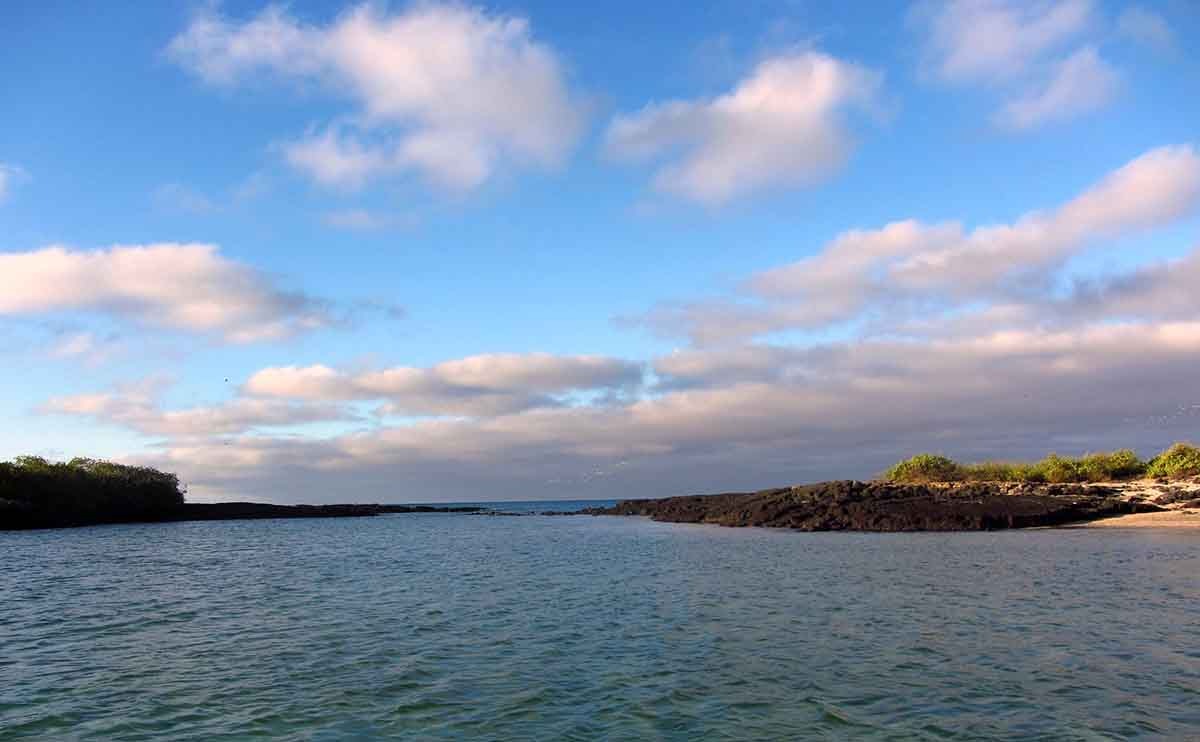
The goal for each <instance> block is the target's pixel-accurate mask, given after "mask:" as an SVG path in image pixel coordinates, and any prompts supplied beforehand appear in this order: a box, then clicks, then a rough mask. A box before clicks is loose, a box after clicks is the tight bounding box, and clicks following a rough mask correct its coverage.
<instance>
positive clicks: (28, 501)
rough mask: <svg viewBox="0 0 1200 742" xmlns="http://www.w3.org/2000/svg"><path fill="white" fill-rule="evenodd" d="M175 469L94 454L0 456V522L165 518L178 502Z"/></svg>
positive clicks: (35, 523) (21, 525)
mask: <svg viewBox="0 0 1200 742" xmlns="http://www.w3.org/2000/svg"><path fill="white" fill-rule="evenodd" d="M183 496H184V491H183V489H182V488H181V487H180V486H179V478H178V477H176V476H175V475H174V474H169V473H167V472H162V471H158V470H157V469H151V468H149V467H145V466H127V465H124V464H114V463H112V462H108V461H99V460H96V459H87V458H75V459H71V460H70V461H67V462H50V461H47V460H46V459H44V458H42V457H40V456H19V457H17V458H16V459H14V460H12V461H4V462H0V527H4V528H41V527H49V526H64V525H90V524H93V523H118V522H131V521H148V520H165V519H168V518H170V517H171V516H173V515H174V514H176V513H178V512H179V511H180V510H181V509H182V507H183Z"/></svg>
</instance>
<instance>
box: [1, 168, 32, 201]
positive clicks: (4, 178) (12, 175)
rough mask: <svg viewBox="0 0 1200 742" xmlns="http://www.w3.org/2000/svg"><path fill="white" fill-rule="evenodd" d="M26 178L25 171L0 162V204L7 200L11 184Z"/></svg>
mask: <svg viewBox="0 0 1200 742" xmlns="http://www.w3.org/2000/svg"><path fill="white" fill-rule="evenodd" d="M26 177H28V176H27V175H26V174H25V171H24V170H23V169H21V168H19V167H17V166H16V165H9V164H5V163H3V162H0V204H2V203H4V202H5V201H6V200H8V196H9V193H11V192H12V188H13V184H15V183H16V182H17V181H19V180H22V179H24V178H26Z"/></svg>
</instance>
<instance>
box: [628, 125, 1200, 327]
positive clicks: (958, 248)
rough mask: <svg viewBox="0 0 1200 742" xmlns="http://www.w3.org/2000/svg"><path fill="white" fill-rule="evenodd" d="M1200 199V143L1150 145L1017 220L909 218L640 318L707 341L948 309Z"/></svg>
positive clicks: (842, 238) (1016, 285)
mask: <svg viewBox="0 0 1200 742" xmlns="http://www.w3.org/2000/svg"><path fill="white" fill-rule="evenodd" d="M1198 205H1200V153H1198V152H1197V151H1196V149H1195V147H1194V146H1191V145H1184V146H1175V147H1162V148H1159V149H1155V150H1151V151H1150V152H1147V153H1145V154H1143V155H1141V156H1140V157H1137V158H1136V159H1134V160H1132V161H1130V162H1129V163H1127V164H1125V165H1124V166H1122V167H1120V168H1118V169H1117V170H1115V171H1113V172H1112V173H1110V174H1109V175H1107V176H1106V177H1105V178H1103V179H1102V180H1101V181H1099V182H1098V183H1096V184H1095V185H1093V186H1092V187H1090V188H1088V189H1087V190H1085V191H1084V192H1083V193H1081V194H1080V195H1078V196H1076V197H1075V198H1073V199H1071V200H1070V201H1068V202H1067V203H1065V204H1063V205H1061V206H1059V207H1058V208H1056V209H1052V210H1049V211H1033V212H1030V213H1028V214H1025V215H1024V216H1022V217H1021V218H1019V219H1017V220H1016V221H1015V222H1013V223H1011V224H996V225H985V226H979V227H976V228H974V229H967V228H966V227H964V226H963V225H962V224H961V223H960V222H943V223H939V224H925V223H922V222H919V221H916V220H901V221H896V222H893V223H891V224H888V225H885V226H884V227H882V228H879V229H873V230H862V229H856V230H850V231H848V232H846V233H844V234H842V235H839V236H838V237H837V238H835V239H834V240H832V241H831V242H830V243H829V244H827V245H826V246H825V247H824V248H823V249H822V250H821V251H820V252H818V253H817V254H815V255H813V256H811V257H807V258H803V259H801V260H798V261H796V262H794V263H791V264H788V265H784V266H780V267H777V268H772V269H769V270H766V271H763V272H761V273H759V274H757V275H755V276H752V277H751V278H750V279H749V280H748V281H746V283H745V289H746V292H747V294H748V296H746V297H745V298H743V299H741V300H739V301H733V302H731V301H707V302H697V303H685V304H676V305H666V306H663V307H660V308H658V309H657V310H655V311H653V312H652V313H651V314H650V315H649V316H647V317H645V318H643V321H644V322H645V323H647V324H649V325H650V326H651V327H653V328H655V329H656V330H658V331H660V332H662V333H664V334H688V335H690V336H691V337H692V339H693V340H695V341H696V342H699V343H702V344H708V343H713V342H724V341H730V340H739V339H741V338H745V337H753V336H756V335H761V334H765V333H769V332H773V331H777V330H784V329H789V328H806V329H812V328H821V327H824V326H828V325H834V324H837V323H844V322H850V321H855V320H859V321H861V320H862V319H864V317H868V316H869V315H872V314H875V315H885V316H887V317H888V318H889V319H891V320H893V321H894V320H897V319H898V318H900V317H903V316H905V313H904V312H902V311H901V310H903V309H904V308H905V306H906V305H907V308H908V309H910V310H911V311H913V312H918V313H921V314H929V313H931V312H932V313H938V312H947V311H952V310H956V309H959V308H961V307H963V306H966V305H969V304H971V303H973V302H978V301H981V300H992V301H995V300H996V299H997V298H1000V297H1003V296H1005V295H1006V294H1008V293H1010V291H1011V290H1016V289H1021V290H1025V291H1027V290H1028V289H1029V287H1030V286H1031V285H1039V286H1040V285H1044V284H1045V280H1044V278H1039V276H1044V275H1053V271H1052V270H1048V269H1053V268H1055V267H1057V266H1059V265H1061V264H1062V263H1063V262H1064V261H1065V260H1066V259H1067V258H1069V257H1071V256H1072V255H1075V254H1078V253H1079V252H1081V251H1083V250H1085V249H1087V248H1089V247H1091V246H1093V245H1095V244H1096V243H1097V242H1099V241H1102V240H1106V239H1113V238H1117V237H1121V236H1124V235H1128V234H1135V233H1137V232H1139V231H1142V230H1147V229H1152V228H1154V227H1157V226H1161V225H1164V224H1169V223H1171V222H1172V221H1174V220H1176V219H1179V218H1180V217H1183V216H1185V215H1187V214H1189V213H1192V212H1193V211H1194V210H1195V209H1196V208H1197V206H1198Z"/></svg>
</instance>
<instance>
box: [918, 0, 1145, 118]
mask: <svg viewBox="0 0 1200 742" xmlns="http://www.w3.org/2000/svg"><path fill="white" fill-rule="evenodd" d="M910 21H911V23H912V25H914V26H915V27H916V28H917V29H918V32H919V33H920V34H921V35H922V36H923V40H924V41H923V51H924V58H925V66H926V69H927V70H928V71H929V72H930V74H931V77H932V78H934V79H935V80H938V81H940V82H942V83H945V84H950V85H958V86H965V85H976V86H977V85H980V84H982V85H985V86H988V87H989V88H991V89H993V90H996V91H998V92H999V93H1000V95H1001V96H1002V97H1003V99H1004V102H1003V104H1002V105H1001V107H1000V109H999V110H998V111H997V112H996V113H995V114H994V115H993V120H994V121H995V123H996V124H997V125H998V126H1000V127H1001V128H1003V129H1008V130H1010V131H1027V130H1030V129H1034V128H1036V127H1039V126H1043V125H1046V124H1049V123H1053V122H1058V121H1065V120H1068V119H1071V118H1076V117H1078V116H1081V115H1083V114H1086V113H1089V112H1093V111H1097V110H1100V109H1102V108H1104V107H1105V106H1107V105H1108V104H1109V103H1110V102H1111V101H1112V100H1113V99H1114V98H1115V97H1116V94H1117V92H1118V91H1119V89H1120V86H1119V82H1120V79H1121V75H1120V72H1119V71H1118V70H1117V69H1116V68H1115V67H1114V66H1113V65H1112V64H1111V63H1109V62H1108V61H1106V60H1105V59H1104V58H1103V56H1102V54H1101V52H1100V50H1099V48H1098V43H1097V42H1098V40H1099V38H1100V37H1101V35H1100V34H1099V33H1098V31H1099V30H1100V29H1102V28H1103V26H1104V24H1105V20H1104V19H1103V17H1102V14H1101V13H1100V10H1099V8H1098V7H1097V5H1096V3H1095V2H1093V0H1015V1H1010V0H927V1H926V2H923V3H920V4H918V5H917V6H915V7H914V10H913V11H912V13H911V14H910Z"/></svg>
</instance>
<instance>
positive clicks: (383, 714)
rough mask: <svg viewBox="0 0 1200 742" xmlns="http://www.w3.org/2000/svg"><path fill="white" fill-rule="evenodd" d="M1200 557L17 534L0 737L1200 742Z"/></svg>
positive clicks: (785, 543)
mask: <svg viewBox="0 0 1200 742" xmlns="http://www.w3.org/2000/svg"><path fill="white" fill-rule="evenodd" d="M1198 598H1200V534H1197V533H1170V532H1164V531H1159V532H1151V531H1138V532H1134V531H1124V532H1118V531H1110V530H1106V531H1085V530H1076V531H1027V532H1012V533H994V534H986V533H980V534H975V533H972V534H940V535H934V534H917V535H886V534H797V533H784V532H773V531H765V530H753V529H740V530H739V529H720V528H715V527H706V526H683V525H668V524H657V523H652V522H649V521H645V520H642V519H629V518H611V517H604V518H592V517H586V516H576V517H558V518H553V517H537V516H535V517H519V518H489V517H479V516H463V515H415V516H414V515H396V516H387V517H380V518H364V519H330V520H307V521H301V520H277V521H258V522H253V521H243V522H208V523H175V524H162V525H131V526H108V527H99V528H84V529H74V530H62V531H40V532H26V533H0V606H2V610H0V738H2V739H4V740H9V739H27V738H28V739H48V740H70V739H87V740H143V739H169V740H212V739H280V740H285V739H286V740H345V739H378V738H395V739H496V740H513V739H545V740H593V739H596V740H599V739H604V740H658V739H661V740H685V739H687V740H690V739H705V740H722V739H806V738H825V739H881V740H883V739H886V740H902V739H996V738H1024V739H1046V740H1050V739H1054V740H1060V739H1061V740H1072V739H1075V740H1096V739H1126V738H1137V737H1144V738H1152V739H1188V738H1192V739H1195V738H1197V736H1200V610H1197V609H1198V608H1200V601H1198Z"/></svg>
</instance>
